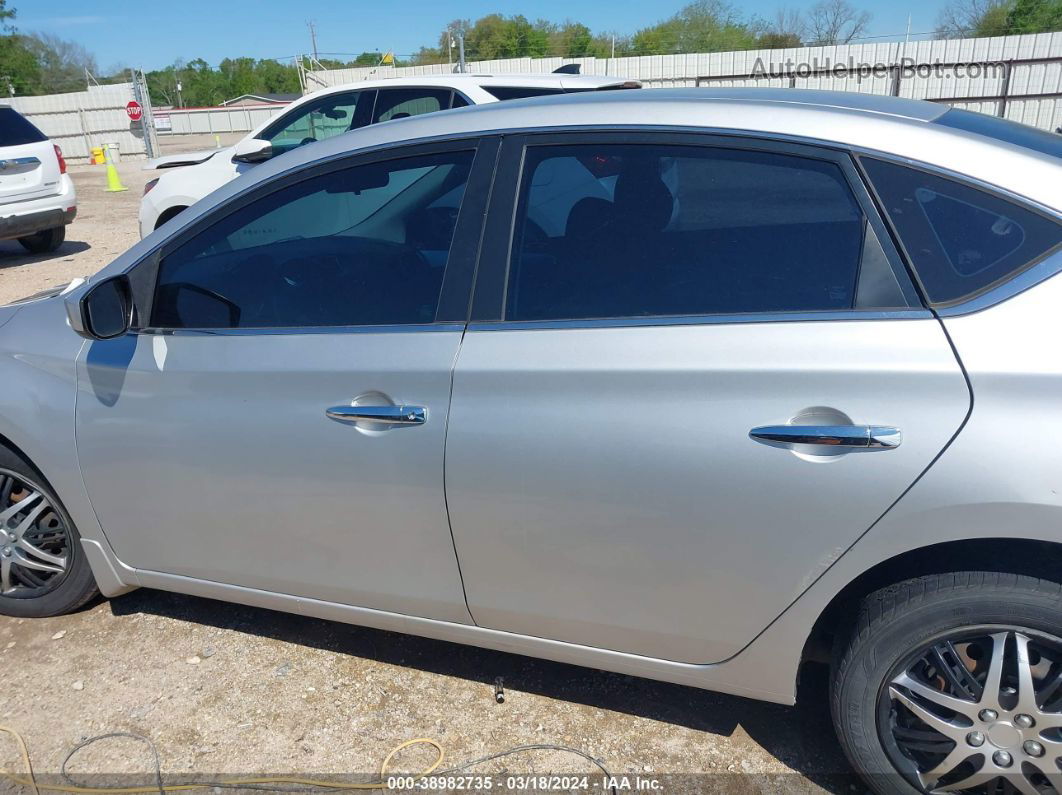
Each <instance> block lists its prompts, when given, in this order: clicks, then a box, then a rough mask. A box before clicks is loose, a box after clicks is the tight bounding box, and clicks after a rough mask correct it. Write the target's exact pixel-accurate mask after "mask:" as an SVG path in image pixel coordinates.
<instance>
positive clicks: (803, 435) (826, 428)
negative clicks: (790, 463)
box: [749, 425, 903, 450]
mask: <svg viewBox="0 0 1062 795" xmlns="http://www.w3.org/2000/svg"><path fill="white" fill-rule="evenodd" d="M749 436H751V437H752V438H753V439H755V440H756V441H757V442H763V443H764V444H769V445H774V446H781V447H793V446H795V445H800V444H810V445H817V446H821V447H846V448H871V449H875V450H892V449H894V448H897V447H899V446H900V442H902V441H903V433H901V432H900V429H899V428H893V427H892V426H890V425H762V426H760V427H759V428H753V429H752V430H751V431H749Z"/></svg>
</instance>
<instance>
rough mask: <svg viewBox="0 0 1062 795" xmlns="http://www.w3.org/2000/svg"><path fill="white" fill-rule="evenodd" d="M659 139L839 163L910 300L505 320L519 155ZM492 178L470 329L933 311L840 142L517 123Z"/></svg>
mask: <svg viewBox="0 0 1062 795" xmlns="http://www.w3.org/2000/svg"><path fill="white" fill-rule="evenodd" d="M609 143H610V144H658V145H663V146H695V147H698V148H702V149H703V148H716V149H741V150H746V151H765V152H771V153H776V154H785V155H792V156H796V157H804V158H808V159H812V160H820V161H826V162H831V163H834V164H835V165H837V166H838V167H839V168H840V169H841V171H842V173H843V175H844V178H845V180H846V182H847V183H848V186H849V189H850V190H851V192H852V195H853V196H854V197H855V199H856V202H857V204H858V205H859V207H860V209H861V210H862V211H863V214H864V216H865V217H866V219H867V223H868V224H870V226H871V228H872V229H873V230H874V232H875V234H876V235H877V237H878V241H879V242H880V244H881V247H882V250H883V251H884V252H885V257H886V259H887V260H888V262H889V265H890V266H891V267H892V269H893V273H894V274H895V277H896V280H897V283H898V284H899V286H900V290H901V292H902V293H903V295H904V297H905V298H906V300H907V302H908V307H906V308H903V307H897V308H895V309H884V310H883V309H878V308H867V309H841V310H821V311H813V312H750V313H726V314H718V313H717V314H698V315H682V316H677V315H659V316H652V317H627V318H582V319H579V318H577V319H560V320H534V321H521V320H515V321H514V320H506V319H505V317H504V315H505V307H506V297H507V287H508V280H509V270H510V266H511V260H512V245H513V240H514V236H515V234H516V224H517V212H518V210H519V204H520V194H521V187H522V185H521V183H522V180H523V175H524V163H525V159H526V155H527V151H528V149H529V148H530V147H532V146H534V147H539V146H573V145H593V144H609ZM496 184H497V185H498V186H505V187H504V188H501V187H500V189H499V190H496V191H495V195H494V196H493V197H492V199H491V203H490V208H489V210H488V221H487V229H486V231H485V233H484V241H483V246H482V250H481V252H480V258H481V260H483V262H485V263H487V265H486V267H481V268H479V269H478V272H477V276H476V282H475V290H474V294H473V298H472V313H471V315H470V318H469V320H470V323H471V324H472V325H470V326H469V328H470V329H484V328H487V327H489V328H496V329H514V330H516V329H519V328H579V327H593V326H598V327H600V326H608V327H614V328H618V327H624V326H646V325H691V324H699V323H703V324H712V325H715V324H719V323H728V322H729V323H733V322H773V321H792V320H794V319H796V320H799V319H806V320H817V321H821V320H833V319H837V320H852V319H881V318H886V317H887V318H890V319H891V318H895V317H897V316H898V315H897V313H899V314H902V315H903V316H904V317H909V316H918V317H922V316H931V314H930V313H928V312H927V311H926V310H925V307H924V305H923V303H922V298H921V294H920V292H919V291H918V290H917V289H916V287H915V284H914V282H913V281H912V279H911V274H910V273H909V271H908V268H907V264H906V261H905V260H904V258H903V257H901V255H900V252H899V251H898V250H897V249H896V247H895V245H894V241H893V238H892V236H891V235H890V234H889V228H888V227H887V226H885V222H884V220H883V219H882V218H881V214H880V211H879V209H878V206H877V205H876V204H875V202H874V200H873V198H872V197H871V195H870V193H869V192H868V187H867V184H866V183H865V182H864V180H863V176H862V174H861V173H860V171H859V170H858V169H857V168H856V165H855V163H854V160H853V153H852V151H851V150H850V149H848V148H846V147H843V146H840V145H838V146H825V145H814V144H806V143H797V142H793V141H791V140H786V139H780V138H777V137H774V136H769V135H760V136H741V135H733V134H726V133H718V132H714V131H710V130H696V129H691V130H683V131H672V130H664V129H656V130H653V129H639V130H629V131H607V130H600V129H593V128H591V129H585V130H559V131H554V130H543V131H530V130H525V131H520V132H519V133H517V134H514V135H510V136H506V138H505V141H504V143H503V145H502V151H501V153H500V161H499V165H498V169H497V176H496Z"/></svg>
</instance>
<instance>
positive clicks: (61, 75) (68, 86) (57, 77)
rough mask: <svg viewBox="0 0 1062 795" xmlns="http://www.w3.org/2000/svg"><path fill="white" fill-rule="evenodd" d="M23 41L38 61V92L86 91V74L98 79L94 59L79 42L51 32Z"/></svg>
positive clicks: (32, 34)
mask: <svg viewBox="0 0 1062 795" xmlns="http://www.w3.org/2000/svg"><path fill="white" fill-rule="evenodd" d="M22 41H23V45H24V46H25V47H26V49H27V50H28V51H29V52H30V53H31V54H32V56H33V58H34V59H35V60H36V62H37V73H38V79H37V86H36V92H39V93H43V94H57V93H60V92H63V91H83V90H84V89H85V84H86V83H87V76H86V72H87V73H90V74H92V76H93V77H96V73H97V72H98V71H99V69H98V67H97V65H96V58H95V56H93V55H92V53H90V52H89V51H88V50H86V49H85V48H84V47H83V46H82V45H80V44H78V43H76V42H73V41H66V40H65V39H61V38H59V37H58V36H55V35H52V34H51V33H30V34H29V35H27V36H24V37H22Z"/></svg>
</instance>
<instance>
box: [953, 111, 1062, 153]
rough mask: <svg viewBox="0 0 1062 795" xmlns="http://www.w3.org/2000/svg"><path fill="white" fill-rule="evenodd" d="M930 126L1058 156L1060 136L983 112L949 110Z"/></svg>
mask: <svg viewBox="0 0 1062 795" xmlns="http://www.w3.org/2000/svg"><path fill="white" fill-rule="evenodd" d="M933 123H934V124H941V125H943V126H945V127H952V128H954V129H956V130H964V131H965V132H972V133H977V134H978V135H985V136H988V137H989V138H995V139H996V140H997V141H1004V142H1006V143H1008V144H1014V145H1016V146H1024V147H1025V148H1026V149H1032V150H1034V151H1036V152H1042V153H1043V154H1045V155H1051V156H1053V157H1062V135H1059V134H1058V133H1052V132H1046V131H1044V130H1038V129H1036V128H1035V127H1030V126H1029V125H1027V124H1019V123H1018V122H1016V121H1010V120H1009V119H1001V118H999V117H998V116H989V115H988V114H987V113H974V112H973V111H969V110H962V109H961V108H952V109H951V110H949V111H948V112H947V113H945V114H943V115H942V116H940V117H939V118H937V119H934V120H933Z"/></svg>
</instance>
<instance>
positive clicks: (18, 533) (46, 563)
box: [0, 469, 71, 599]
mask: <svg viewBox="0 0 1062 795" xmlns="http://www.w3.org/2000/svg"><path fill="white" fill-rule="evenodd" d="M70 552H71V547H70V533H69V531H68V529H67V525H66V521H65V520H64V519H63V516H62V514H61V513H60V512H59V511H58V510H56V508H55V506H53V505H52V502H51V500H50V499H48V497H47V496H46V495H45V494H44V492H43V491H42V490H41V489H40V488H39V487H38V486H37V485H35V484H34V483H32V482H30V481H28V480H26V478H24V477H23V476H21V475H18V474H16V473H14V472H11V471H8V470H2V469H0V595H2V596H6V597H12V598H16V599H29V598H35V597H38V596H43V595H44V594H46V593H49V592H50V591H53V590H55V588H57V587H58V586H59V584H60V583H61V582H62V581H63V577H64V575H65V574H66V572H67V569H68V565H69V561H70Z"/></svg>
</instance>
